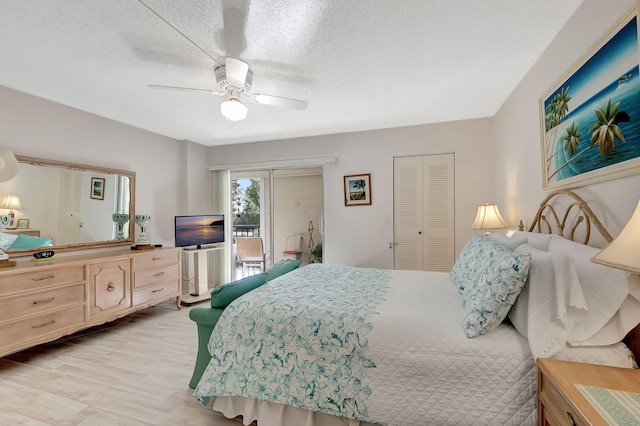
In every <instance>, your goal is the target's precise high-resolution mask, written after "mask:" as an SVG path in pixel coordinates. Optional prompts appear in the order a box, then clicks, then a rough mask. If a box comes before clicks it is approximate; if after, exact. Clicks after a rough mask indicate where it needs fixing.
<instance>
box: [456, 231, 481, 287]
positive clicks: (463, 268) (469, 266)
mask: <svg viewBox="0 0 640 426" xmlns="http://www.w3.org/2000/svg"><path fill="white" fill-rule="evenodd" d="M486 239H487V237H486V236H485V235H484V234H483V233H482V232H478V233H477V234H475V235H474V236H473V237H472V238H471V239H470V240H469V242H468V243H467V244H466V245H465V246H464V248H463V249H462V251H461V252H460V256H458V259H457V260H456V263H455V264H454V265H453V269H452V270H451V279H452V280H453V282H454V283H456V285H457V286H458V291H460V293H462V292H463V291H464V287H465V285H467V283H471V282H473V280H474V279H475V276H476V275H477V272H476V271H477V270H478V268H479V267H482V265H480V264H479V262H480V260H481V255H480V254H481V253H482V251H483V250H484V247H485V240H486Z"/></svg>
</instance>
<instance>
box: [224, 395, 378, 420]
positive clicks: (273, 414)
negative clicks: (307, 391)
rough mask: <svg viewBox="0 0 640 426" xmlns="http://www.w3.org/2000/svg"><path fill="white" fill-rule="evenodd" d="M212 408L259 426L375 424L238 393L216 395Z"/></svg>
mask: <svg viewBox="0 0 640 426" xmlns="http://www.w3.org/2000/svg"><path fill="white" fill-rule="evenodd" d="M213 410H214V411H218V412H220V413H222V414H223V415H224V416H225V417H227V418H229V419H232V418H235V417H238V416H242V424H244V425H249V424H251V422H253V421H254V420H257V421H258V426H285V425H296V426H377V425H375V424H373V423H367V422H361V421H359V420H354V419H347V418H344V417H337V416H333V415H331V414H326V413H316V412H313V411H307V410H303V409H301V408H297V407H292V406H289V405H282V404H278V403H275V402H267V401H261V400H259V399H254V398H245V397H241V396H218V397H216V398H215V400H214V401H213Z"/></svg>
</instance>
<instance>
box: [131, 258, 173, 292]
mask: <svg viewBox="0 0 640 426" xmlns="http://www.w3.org/2000/svg"><path fill="white" fill-rule="evenodd" d="M179 269H180V268H179V267H178V265H177V264H175V265H169V266H163V267H161V268H153V269H145V270H142V271H135V272H134V273H133V276H134V278H133V286H134V288H135V289H136V290H138V289H140V288H143V287H147V286H151V285H154V284H157V283H160V282H165V281H176V280H178V279H179V278H180V277H179V275H178V274H179V273H180V272H179Z"/></svg>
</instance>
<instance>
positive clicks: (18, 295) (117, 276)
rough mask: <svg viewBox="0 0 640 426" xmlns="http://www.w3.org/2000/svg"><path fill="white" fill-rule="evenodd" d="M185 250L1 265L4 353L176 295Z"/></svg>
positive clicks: (121, 252)
mask: <svg viewBox="0 0 640 426" xmlns="http://www.w3.org/2000/svg"><path fill="white" fill-rule="evenodd" d="M180 259H181V249H180V248H164V249H153V250H143V251H133V250H117V251H108V252H101V253H91V254H83V255H74V256H67V257H60V258H57V259H56V260H53V261H46V262H33V261H30V259H24V260H20V261H18V264H17V265H16V266H14V267H10V268H2V269H0V356H4V355H7V354H9V353H12V352H16V351H19V350H22V349H25V348H28V347H30V346H34V345H37V344H40V343H44V342H49V341H52V340H55V339H57V338H59V337H62V336H65V335H67V334H71V333H73V332H76V331H78V330H80V329H83V328H86V327H90V326H93V325H98V324H102V323H105V322H108V321H112V320H114V319H117V318H120V317H122V316H125V315H128V314H130V313H132V312H134V311H136V310H139V309H143V308H146V307H149V306H153V305H156V304H158V303H161V302H164V301H167V300H169V299H171V298H174V297H175V298H176V305H177V307H178V308H179V307H180V295H181V287H180V286H181V275H180V274H181V263H180Z"/></svg>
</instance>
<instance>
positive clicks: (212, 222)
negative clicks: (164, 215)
mask: <svg viewBox="0 0 640 426" xmlns="http://www.w3.org/2000/svg"><path fill="white" fill-rule="evenodd" d="M175 237H176V247H192V246H193V247H196V248H198V249H200V248H202V246H204V245H207V244H215V243H224V215H223V214H207V215H198V216H176V217H175Z"/></svg>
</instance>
